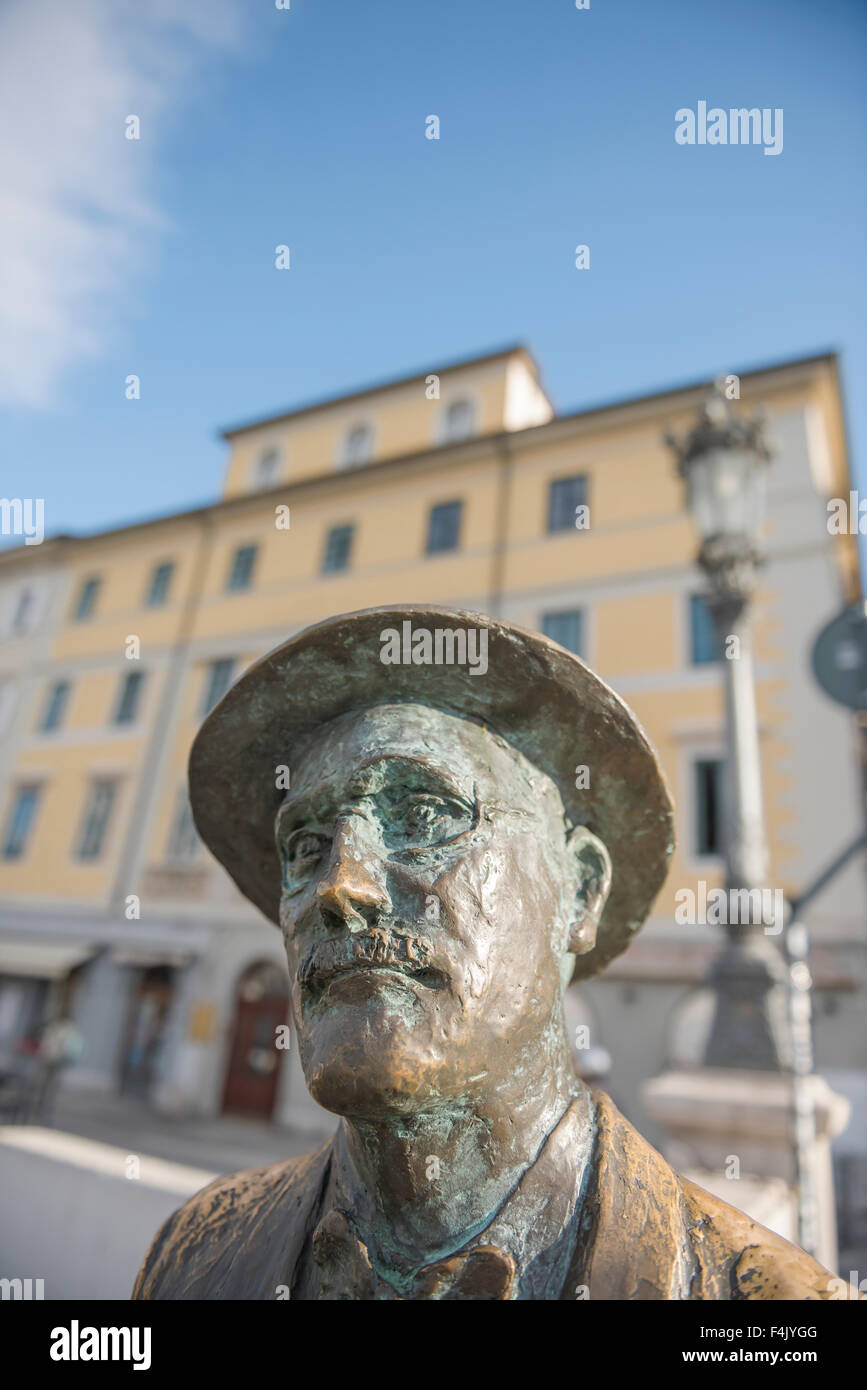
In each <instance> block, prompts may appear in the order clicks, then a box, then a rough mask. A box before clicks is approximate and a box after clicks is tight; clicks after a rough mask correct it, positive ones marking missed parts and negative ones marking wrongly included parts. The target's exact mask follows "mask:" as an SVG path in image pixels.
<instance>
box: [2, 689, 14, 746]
mask: <svg viewBox="0 0 867 1390" xmlns="http://www.w3.org/2000/svg"><path fill="white" fill-rule="evenodd" d="M15 699H16V688H15V686H14V685H13V684H12V681H0V738H2V737H3V735H4V734H5V733H6V730H7V729H8V727H9V725H10V723H11V722H12V714H13V711H14V709H15Z"/></svg>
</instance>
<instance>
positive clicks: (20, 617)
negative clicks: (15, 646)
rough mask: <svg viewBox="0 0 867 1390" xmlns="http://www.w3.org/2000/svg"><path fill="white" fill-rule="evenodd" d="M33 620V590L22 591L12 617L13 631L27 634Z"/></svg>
mask: <svg viewBox="0 0 867 1390" xmlns="http://www.w3.org/2000/svg"><path fill="white" fill-rule="evenodd" d="M32 619H33V590H32V589H22V590H21V593H20V594H19V595H18V602H17V603H16V605H15V612H14V613H13V615H12V631H13V632H16V633H21V632H27V630H28V628H29V627H30V623H31V621H32Z"/></svg>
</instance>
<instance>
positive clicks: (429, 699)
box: [189, 605, 674, 979]
mask: <svg viewBox="0 0 867 1390" xmlns="http://www.w3.org/2000/svg"><path fill="white" fill-rule="evenodd" d="M407 619H410V620H411V622H412V625H413V628H414V629H418V628H427V629H428V630H429V631H430V632H434V631H435V630H436V629H437V628H440V629H451V630H455V629H461V628H463V629H465V630H466V629H468V628H476V629H478V630H479V631H481V630H482V629H485V630H487V670H486V671H485V673H484V674H475V675H474V674H471V670H472V668H471V667H470V666H469V665H463V666H461V665H444V664H443V665H434V664H431V665H412V664H410V665H386V664H383V662H382V661H381V659H380V656H381V652H382V647H383V641H382V633H383V632H384V631H385V630H386V629H388V628H392V629H397V631H398V632H400V631H401V626H402V623H403V622H404V621H405V620H407ZM400 702H412V703H415V704H425V705H430V706H433V707H434V708H436V709H441V710H445V711H447V712H449V713H452V714H457V715H463V716H464V717H468V718H471V719H474V720H476V721H478V722H480V723H482V724H485V725H486V726H487V727H488V728H490V729H491V730H492V731H495V732H496V733H499V734H500V735H502V737H504V738H505V739H507V740H508V741H509V743H511V744H513V745H514V746H515V747H516V748H518V749H519V750H520V752H522V753H523V754H524V755H525V756H526V757H527V758H529V760H530V761H531V762H532V763H534V764H535V765H536V766H537V767H539V768H540V769H541V770H542V771H543V772H545V773H547V774H548V776H549V777H551V778H552V779H553V781H554V782H555V783H556V784H557V786H558V788H559V790H560V794H561V796H562V799H563V804H564V807H565V810H566V814H567V815H568V817H569V819H570V820H571V821H572V823H573V824H576V825H578V824H581V825H586V826H587V827H588V829H590V830H591V831H593V833H594V834H595V835H598V836H599V838H600V839H601V840H602V841H603V842H604V844H605V845H606V846H607V849H608V852H609V854H610V855H611V861H612V868H613V872H612V883H611V892H610V895H609V898H608V901H607V903H606V906H605V909H604V912H603V915H602V919H601V922H600V924H599V931H598V936H597V942H596V945H595V947H594V948H593V950H592V951H589V952H587V953H586V954H585V955H582V956H578V957H577V958H576V967H575V973H574V976H573V978H574V979H585V978H587V977H589V976H591V975H595V974H598V972H599V971H600V970H602V969H603V968H604V967H605V965H607V963H608V962H609V961H610V960H612V959H613V957H614V956H616V955H619V954H620V952H621V951H624V950H625V949H626V947H627V946H628V945H629V943H630V942H631V940H632V939H633V937H634V935H635V933H636V932H637V930H638V929H639V927H640V926H641V924H642V923H643V921H644V919H645V918H646V916H647V914H648V913H649V912H650V909H651V907H652V906H653V902H654V899H655V898H656V895H657V893H658V892H659V889H660V888H661V886H662V883H663V881H664V879H665V876H666V873H667V870H668V864H669V859H670V856H671V854H672V851H673V849H674V824H673V815H672V803H671V797H670V795H669V792H668V788H667V787H666V784H665V779H664V777H663V775H662V772H661V770H660V767H659V763H658V761H657V758H656V754H655V752H654V750H653V747H652V746H651V744H650V742H649V740H648V738H647V736H646V734H645V733H644V730H643V729H642V728H641V725H640V724H639V723H638V720H637V719H636V718H635V716H634V714H633V713H632V711H631V710H630V709H629V708H628V706H627V705H625V704H624V702H623V701H622V700H621V699H620V698H619V696H617V695H615V693H614V691H613V690H611V689H610V688H609V687H608V686H607V685H606V684H605V683H604V681H602V680H600V679H599V677H598V676H596V675H594V673H593V672H592V671H591V670H590V669H589V668H588V667H587V666H585V665H584V663H583V662H582V661H580V660H579V659H578V657H576V656H573V655H572V653H571V652H567V651H566V650H565V649H564V648H563V647H561V646H559V645H558V644H557V643H556V642H552V641H550V640H549V639H548V638H546V637H543V636H541V635H540V634H539V633H537V632H529V631H526V630H525V629H523V628H519V627H517V626H515V625H514V624H512V623H507V622H503V621H501V620H499V619H496V618H491V617H488V616H485V615H483V614H478V613H464V612H453V611H450V610H448V609H443V608H434V607H429V606H427V605H418V606H416V605H405V606H402V607H400V608H369V609H364V610H362V611H361V612H357V613H345V614H342V615H340V616H339V617H335V618H329V619H327V620H326V621H325V622H322V623H318V624H316V625H315V626H314V627H309V628H307V629H306V630H305V631H303V632H300V633H298V634H297V635H296V636H295V637H293V638H291V639H290V640H289V641H288V642H285V643H282V644H281V645H280V646H279V647H276V648H275V649H274V651H272V652H270V653H269V654H268V655H267V656H264V657H262V659H261V660H259V661H257V662H256V663H255V664H254V665H253V666H251V667H250V668H249V670H247V671H246V672H245V673H244V675H243V676H242V677H241V678H240V680H238V682H237V683H236V684H235V685H234V686H232V688H231V689H230V690H229V692H228V693H227V694H226V695H225V696H224V698H223V699H222V700H221V701H220V703H219V704H218V705H217V706H216V707H215V708H214V709H213V710H212V711H211V713H210V714H209V715H208V716H207V718H206V719H205V721H204V723H203V724H202V727H201V728H200V730H199V732H198V734H197V736H196V738H195V741H194V743H193V747H192V750H191V753H190V763H189V779H190V803H191V806H192V811H193V818H194V820H195V823H196V827H197V829H198V832H199V834H200V835H201V837H202V839H203V840H204V842H205V844H206V845H207V846H208V848H209V849H210V850H211V852H212V853H213V854H214V855H215V856H216V857H217V859H218V860H219V861H220V863H221V864H222V865H223V866H224V867H225V868H226V870H227V871H228V873H229V874H230V875H231V877H232V878H233V879H234V881H235V883H236V884H237V885H238V887H239V889H240V890H241V892H242V893H243V894H244V896H245V897H247V898H249V899H250V901H251V902H253V903H255V905H256V906H257V907H258V908H260V910H261V911H262V912H263V913H264V914H265V916H266V917H268V918H270V920H271V921H272V922H275V923H279V903H280V863H279V858H278V854H277V849H276V845H275V841H274V816H275V814H276V811H277V809H278V807H279V805H280V803H281V801H282V799H283V796H284V794H285V793H284V792H282V791H280V790H279V789H278V788H277V785H276V777H275V772H276V768H277V766H278V765H279V764H287V765H288V766H289V767H290V768H291V767H292V758H293V749H296V748H299V747H302V746H307V745H308V744H309V742H310V739H311V737H315V733H316V729H317V728H318V727H319V726H321V725H324V724H327V723H329V722H330V721H331V720H333V719H336V718H337V717H338V716H339V715H342V714H347V713H349V712H350V711H353V710H361V709H365V708H369V707H371V706H373V705H378V704H384V703H400ZM581 766H584V767H586V768H587V769H588V774H589V786H588V787H587V788H584V789H582V788H580V787H577V786H576V781H579V780H585V779H582V778H576V771H577V769H578V768H579V767H581Z"/></svg>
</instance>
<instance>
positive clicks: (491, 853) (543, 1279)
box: [133, 607, 833, 1299]
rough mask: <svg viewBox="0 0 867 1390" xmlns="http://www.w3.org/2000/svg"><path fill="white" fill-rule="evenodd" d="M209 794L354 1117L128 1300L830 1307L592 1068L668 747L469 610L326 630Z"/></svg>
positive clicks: (203, 746)
mask: <svg viewBox="0 0 867 1390" xmlns="http://www.w3.org/2000/svg"><path fill="white" fill-rule="evenodd" d="M280 769H288V776H287V775H286V772H285V771H284V773H283V774H282V775H281V773H280ZM287 781H288V784H289V785H288V790H287V789H286V786H287ZM278 788H280V789H279V790H278ZM190 791H191V800H192V806H193V812H194V815H195V819H196V824H197V826H198V828H199V831H200V833H201V835H202V838H203V839H204V840H205V842H206V844H208V845H209V847H210V848H211V850H212V851H213V853H214V854H215V855H216V856H217V858H218V859H219V860H220V861H221V863H222V864H223V865H224V866H225V867H226V869H227V870H228V871H229V873H230V874H231V875H232V877H233V878H234V880H235V882H236V883H237V884H238V886H239V888H240V889H241V891H242V892H243V893H244V894H246V896H247V897H248V898H250V899H251V900H252V902H254V903H255V904H256V905H257V906H258V907H259V908H261V909H262V911H263V912H264V913H265V914H266V915H267V916H268V917H269V918H271V920H272V921H274V922H275V923H278V924H279V926H280V928H281V930H282V933H283V937H284V940H285V945H286V954H287V958H288V963H289V973H290V981H291V998H292V1014H293V1019H294V1023H295V1027H296V1029H297V1037H298V1044H299V1048H300V1056H301V1064H302V1066H303V1069H304V1075H305V1078H306V1081H307V1085H308V1088H309V1090H310V1092H311V1094H312V1095H313V1096H314V1098H315V1099H316V1100H317V1101H318V1102H319V1104H320V1105H322V1106H324V1107H325V1108H326V1109H328V1110H331V1111H333V1112H334V1113H335V1114H337V1115H339V1116H341V1121H340V1124H339V1127H338V1129H337V1131H336V1134H335V1135H334V1137H333V1138H332V1139H331V1140H330V1141H329V1142H328V1143H327V1144H325V1145H324V1147H323V1148H321V1149H320V1150H319V1151H318V1152H317V1153H314V1154H312V1155H309V1156H306V1157H303V1158H294V1159H290V1160H288V1161H287V1162H284V1163H277V1164H273V1165H271V1166H269V1167H266V1168H261V1169H258V1170H256V1171H253V1172H245V1173H236V1174H233V1175H232V1176H229V1177H223V1178H219V1179H218V1180H217V1181H216V1182H213V1183H211V1185H210V1186H209V1187H206V1188H205V1189H204V1190H203V1191H201V1192H200V1193H198V1194H197V1195H196V1196H195V1197H193V1198H191V1199H190V1200H189V1201H188V1202H186V1203H185V1204H184V1206H182V1207H181V1208H180V1210H179V1211H177V1212H175V1214H174V1215H173V1216H171V1217H170V1218H169V1219H168V1221H167V1222H166V1223H165V1225H164V1226H163V1227H162V1229H161V1230H160V1231H159V1233H158V1234H157V1236H156V1238H155V1240H154V1242H153V1244H152V1246H151V1249H150V1251H149V1252H148V1254H147V1257H146V1258H145V1261H144V1264H143V1266H142V1269H141V1272H140V1273H139V1276H138V1280H137V1282H136V1287H135V1292H134V1295H133V1296H134V1297H135V1298H140V1299H151V1298H163V1299H182V1298H193V1299H276V1298H285V1297H289V1298H292V1299H582V1298H588V1297H589V1298H591V1299H730V1298H739V1299H743V1298H757V1299H805V1298H823V1297H828V1296H829V1291H830V1289H831V1288H832V1286H833V1285H832V1278H831V1276H830V1275H829V1274H828V1272H827V1271H826V1270H824V1269H823V1268H822V1267H821V1266H820V1265H819V1264H817V1263H816V1261H815V1260H813V1259H812V1258H811V1257H810V1256H808V1255H806V1254H805V1253H804V1252H803V1251H801V1250H798V1249H797V1248H796V1247H795V1246H793V1245H790V1244H789V1243H788V1242H787V1241H785V1240H783V1239H782V1238H781V1237H779V1236H777V1235H774V1234H772V1233H771V1232H770V1231H767V1230H765V1229H764V1228H763V1227H761V1226H758V1225H756V1224H755V1222H753V1221H752V1220H750V1219H749V1218H748V1217H747V1216H745V1215H743V1214H742V1213H741V1212H739V1211H736V1210H735V1209H734V1208H732V1207H730V1206H728V1205H726V1203H724V1202H722V1201H720V1200H719V1199H718V1198H716V1197H714V1196H711V1195H710V1193H708V1192H705V1191H703V1190H702V1189H701V1188H699V1187H696V1186H695V1185H694V1184H693V1183H692V1182H689V1181H687V1180H686V1179H684V1178H681V1177H678V1176H677V1174H676V1173H674V1172H673V1170H672V1169H671V1168H670V1167H669V1166H668V1164H667V1163H666V1162H665V1160H664V1159H663V1158H662V1157H661V1156H660V1155H659V1154H658V1153H657V1152H656V1151H655V1150H654V1149H652V1148H651V1147H650V1145H649V1144H648V1143H647V1142H646V1141H645V1140H644V1139H642V1137H641V1136H640V1135H639V1134H638V1133H637V1131H636V1130H635V1129H633V1128H632V1126H631V1125H630V1124H629V1123H628V1122H627V1121H626V1120H625V1119H624V1118H623V1116H622V1115H620V1114H619V1112H618V1111H617V1109H616V1108H615V1106H614V1105H613V1104H612V1102H611V1100H610V1099H609V1098H608V1097H607V1096H606V1095H605V1094H604V1093H602V1092H591V1091H589V1090H588V1089H587V1088H586V1087H585V1086H584V1085H583V1083H582V1082H581V1081H580V1080H579V1079H578V1077H577V1076H576V1074H575V1070H574V1067H573V1063H572V1053H571V1048H570V1043H569V1039H568V1037H567V1034H566V1028H565V1024H564V1017H563V995H564V991H565V989H566V987H567V985H568V984H569V982H570V980H571V979H572V978H583V977H587V976H589V975H591V974H594V973H596V972H597V971H599V970H600V969H601V968H602V967H603V966H604V965H605V964H606V963H607V962H608V961H609V960H610V959H611V958H612V957H613V956H614V955H616V954H617V953H618V952H620V951H622V950H624V949H625V948H626V946H628V944H629V942H630V941H631V940H632V938H633V936H634V934H635V932H636V931H637V930H638V928H639V927H640V926H641V924H642V922H643V920H644V918H645V916H646V915H647V913H648V911H649V910H650V907H651V905H652V903H653V900H654V898H655V896H656V894H657V892H658V890H659V887H660V885H661V884H662V881H663V879H664V877H665V873H666V868H667V864H668V859H669V856H670V854H671V851H672V849H673V830H672V814H671V802H670V799H669V796H668V792H667V789H666V786H665V783H664V780H663V778H662V775H661V773H660V770H659V767H658V764H657V761H656V757H655V755H654V753H653V750H652V748H651V747H650V744H649V743H648V741H647V738H646V736H645V735H644V733H643V731H642V729H641V728H640V726H639V725H638V723H637V721H636V720H635V718H634V716H633V715H632V714H631V712H630V711H629V710H628V709H627V708H626V706H625V705H624V704H623V703H622V702H621V701H620V700H619V699H618V697H617V696H616V695H615V694H613V692H612V691H611V690H609V689H608V687H607V686H605V685H604V684H603V682H602V681H600V680H599V679H598V677H596V676H595V675H594V674H593V673H592V672H591V671H590V670H588V669H587V667H586V666H584V665H583V663H582V662H580V661H579V660H578V659H577V658H576V657H574V656H572V655H571V654H570V653H568V652H566V651H565V650H564V649H563V648H561V647H559V646H558V645H557V644H555V643H553V642H550V641H548V640H547V639H545V638H544V637H541V636H539V635H538V634H535V633H530V632H525V631H523V630H521V629H519V628H517V627H514V626H513V625H511V624H509V623H505V622H501V621H498V620H494V619H491V618H486V617H480V616H479V615H477V614H469V613H455V612H447V611H444V610H442V609H434V608H420V607H419V608H402V609H400V610H396V611H395V610H384V609H375V610H369V611H366V612H361V613H355V614H349V615H346V616H343V617H339V618H334V619H331V620H329V621H327V622H325V623H322V624H320V625H318V626H316V627H313V628H310V629H308V630H307V631H306V632H302V633H301V634H300V635H298V636H296V637H295V638H293V639H292V640H291V641H289V642H287V643H285V644H284V645H283V646H281V647H279V648H277V649H276V650H275V651H274V652H272V653H271V654H270V655H269V656H267V657H265V658H263V660H261V661H260V662H258V663H257V664H256V665H254V666H253V667H252V668H251V669H250V670H249V671H248V672H247V673H246V674H245V675H244V676H243V677H242V679H241V680H240V681H239V682H238V683H237V685H235V686H234V687H233V689H232V690H231V691H230V692H229V693H228V695H227V696H226V697H225V699H224V700H223V701H222V702H221V703H220V704H219V705H218V706H217V708H216V709H215V710H214V711H213V712H212V713H211V714H210V715H209V717H208V718H207V720H206V721H205V723H204V725H203V727H202V729H201V730H200V732H199V734H198V737H197V738H196V741H195V745H194V747H193V751H192V755H191V759H190Z"/></svg>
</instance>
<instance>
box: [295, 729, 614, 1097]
mask: <svg viewBox="0 0 867 1390" xmlns="http://www.w3.org/2000/svg"><path fill="white" fill-rule="evenodd" d="M277 842H278V847H279V850H280V857H281V863H282V868H283V892H282V899H281V908H280V920H281V925H282V928H283V934H284V938H285V942H286V952H287V956H288V961H289V970H290V977H291V987H292V1002H293V1009H294V1016H295V1021H296V1026H297V1030H298V1036H299V1043H300V1052H301V1062H302V1066H303V1068H304V1074H305V1077H306V1079H307V1084H308V1087H309V1089H310V1092H311V1094H312V1095H313V1096H314V1098H315V1099H316V1100H317V1101H319V1103H320V1104H321V1105H323V1106H325V1107H326V1108H327V1109H330V1110H333V1111H335V1112H336V1113H338V1114H344V1115H356V1116H359V1117H361V1116H365V1115H375V1114H378V1113H382V1112H383V1111H386V1110H392V1111H393V1110H395V1109H396V1110H399V1111H409V1112H411V1111H413V1110H422V1109H429V1108H430V1107H431V1105H432V1104H435V1103H437V1102H438V1101H442V1100H448V1099H451V1098H456V1097H459V1096H464V1095H467V1094H469V1093H472V1091H473V1087H474V1085H477V1086H480V1087H481V1086H483V1085H484V1086H490V1085H491V1084H492V1083H494V1084H495V1083H496V1080H497V1077H498V1076H505V1075H510V1074H512V1072H513V1070H514V1068H515V1067H516V1066H519V1065H520V1058H521V1052H522V1049H525V1048H526V1047H527V1046H528V1045H530V1044H538V1043H539V1041H540V1040H541V1039H542V1038H543V1037H544V1036H545V1035H546V1034H547V1033H548V1032H549V1031H550V1028H551V1026H552V1022H553V1021H554V1020H557V1019H559V1016H560V1010H561V1007H562V1005H561V996H562V982H563V978H564V975H565V973H566V972H567V971H568V969H569V968H570V967H571V957H568V956H567V950H568V947H569V943H570V922H571V921H572V919H573V918H574V917H575V890H576V876H575V873H574V858H573V857H572V856H571V855H570V853H569V851H568V848H567V836H566V826H565V822H564V817H563V806H562V801H561V799H560V796H559V793H558V792H557V790H556V788H555V786H554V784H553V783H552V782H551V781H550V780H549V779H548V778H547V777H546V776H545V775H544V774H542V773H541V772H539V771H538V769H536V768H534V767H533V766H532V765H531V764H530V763H529V762H528V761H527V760H526V759H525V758H524V757H523V756H522V755H521V754H520V753H518V752H517V751H516V750H515V749H513V748H512V747H511V746H510V745H508V744H506V743H504V742H503V741H502V740H500V739H499V738H497V737H495V736H494V735H492V734H490V733H488V732H487V731H486V730H484V729H482V728H481V727H480V726H478V725H476V724H473V723H471V722H469V721H467V720H464V719H460V718H458V717H456V716H452V715H448V714H444V713H441V712H440V711H436V710H433V709H430V708H428V707H426V706H419V705H392V706H378V707H376V708H375V709H372V710H369V711H366V712H364V713H362V714H358V715H352V716H345V717H344V718H342V719H338V720H335V721H334V723H333V724H332V725H330V726H328V727H327V728H326V730H325V731H324V732H323V734H322V736H321V738H320V739H319V741H318V742H317V744H316V745H315V747H314V748H312V749H310V750H309V751H308V753H307V755H306V756H305V757H304V758H303V760H302V761H301V764H300V766H298V767H297V768H296V767H293V769H292V790H291V792H290V793H289V795H288V796H287V798H286V800H285V802H284V804H283V806H282V807H281V810H280V812H279V814H278V817H277ZM596 843H597V844H598V842H596ZM606 891H607V888H606ZM573 949H574V947H573ZM579 949H580V948H579Z"/></svg>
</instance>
